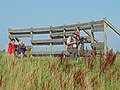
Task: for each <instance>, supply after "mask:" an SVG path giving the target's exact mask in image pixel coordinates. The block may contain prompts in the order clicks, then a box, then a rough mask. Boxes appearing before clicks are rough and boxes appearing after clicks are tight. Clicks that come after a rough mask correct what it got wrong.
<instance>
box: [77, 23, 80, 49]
mask: <svg viewBox="0 0 120 90" xmlns="http://www.w3.org/2000/svg"><path fill="white" fill-rule="evenodd" d="M77 24H80V22H77ZM77 32H79V37H80V29H79V28H78V27H77ZM78 50H80V44H79V45H78Z"/></svg>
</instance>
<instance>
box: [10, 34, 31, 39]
mask: <svg viewBox="0 0 120 90" xmlns="http://www.w3.org/2000/svg"><path fill="white" fill-rule="evenodd" d="M15 37H16V38H25V37H31V35H30V34H17V35H16V34H15V35H9V38H15Z"/></svg>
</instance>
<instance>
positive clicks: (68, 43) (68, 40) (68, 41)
mask: <svg viewBox="0 0 120 90" xmlns="http://www.w3.org/2000/svg"><path fill="white" fill-rule="evenodd" d="M70 40H71V37H68V39H67V45H68V46H69V45H72V44H76V42H74V41H73V42H70Z"/></svg>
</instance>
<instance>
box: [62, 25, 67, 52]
mask: <svg viewBox="0 0 120 90" xmlns="http://www.w3.org/2000/svg"><path fill="white" fill-rule="evenodd" d="M64 26H66V24H64ZM63 33H66V28H64V29H63ZM65 38H66V37H65V34H63V39H65ZM63 45H64V51H66V50H67V45H66V42H65V41H64V42H63Z"/></svg>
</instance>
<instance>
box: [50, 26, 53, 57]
mask: <svg viewBox="0 0 120 90" xmlns="http://www.w3.org/2000/svg"><path fill="white" fill-rule="evenodd" d="M51 28H52V26H50V34H52V31H51V30H52V29H51ZM50 39H51V40H52V37H51V36H50ZM52 48H53V44H52V42H50V56H51V54H52V52H53V49H52Z"/></svg>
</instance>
